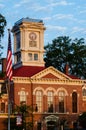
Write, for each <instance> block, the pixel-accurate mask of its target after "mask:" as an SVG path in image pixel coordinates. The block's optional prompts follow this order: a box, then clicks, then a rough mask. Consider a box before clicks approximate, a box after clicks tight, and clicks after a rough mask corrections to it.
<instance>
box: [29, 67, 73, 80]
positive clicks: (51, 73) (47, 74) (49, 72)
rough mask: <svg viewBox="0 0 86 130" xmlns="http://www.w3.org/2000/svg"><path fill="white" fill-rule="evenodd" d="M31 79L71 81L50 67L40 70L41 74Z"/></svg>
mask: <svg viewBox="0 0 86 130" xmlns="http://www.w3.org/2000/svg"><path fill="white" fill-rule="evenodd" d="M31 78H35V79H41V78H45V79H61V80H62V79H64V80H67V79H71V78H70V77H68V76H67V75H65V74H64V73H62V72H60V71H59V70H57V69H55V68H54V67H52V66H50V67H48V68H46V69H44V70H42V71H41V72H39V73H37V74H35V75H34V76H32V77H31Z"/></svg>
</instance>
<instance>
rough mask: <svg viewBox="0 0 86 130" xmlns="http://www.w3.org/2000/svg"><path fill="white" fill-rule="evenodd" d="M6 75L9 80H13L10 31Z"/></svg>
mask: <svg viewBox="0 0 86 130" xmlns="http://www.w3.org/2000/svg"><path fill="white" fill-rule="evenodd" d="M6 75H7V78H9V80H10V81H11V80H12V51H11V34H10V30H8V50H7V66H6Z"/></svg>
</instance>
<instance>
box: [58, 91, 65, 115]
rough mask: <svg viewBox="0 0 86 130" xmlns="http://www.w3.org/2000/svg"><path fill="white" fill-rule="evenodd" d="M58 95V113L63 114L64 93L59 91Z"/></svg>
mask: <svg viewBox="0 0 86 130" xmlns="http://www.w3.org/2000/svg"><path fill="white" fill-rule="evenodd" d="M58 95H59V112H60V113H64V111H65V92H64V91H63V90H60V91H59V92H58Z"/></svg>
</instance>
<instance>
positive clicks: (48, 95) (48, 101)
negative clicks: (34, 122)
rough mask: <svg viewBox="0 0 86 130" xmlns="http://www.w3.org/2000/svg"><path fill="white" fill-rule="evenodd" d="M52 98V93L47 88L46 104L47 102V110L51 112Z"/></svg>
mask: <svg viewBox="0 0 86 130" xmlns="http://www.w3.org/2000/svg"><path fill="white" fill-rule="evenodd" d="M53 99H54V93H53V91H52V90H49V91H48V92H47V104H48V112H53V101H54V100H53Z"/></svg>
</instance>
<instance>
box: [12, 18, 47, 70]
mask: <svg viewBox="0 0 86 130" xmlns="http://www.w3.org/2000/svg"><path fill="white" fill-rule="evenodd" d="M44 30H45V27H44V24H43V21H42V20H38V19H31V18H22V19H20V20H19V21H17V22H16V23H15V24H14V26H13V28H12V32H13V36H14V68H17V67H20V66H44V65H45V64H44V61H43V54H44Z"/></svg>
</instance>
